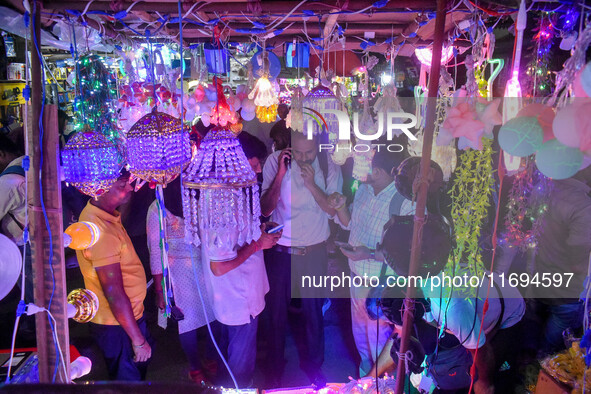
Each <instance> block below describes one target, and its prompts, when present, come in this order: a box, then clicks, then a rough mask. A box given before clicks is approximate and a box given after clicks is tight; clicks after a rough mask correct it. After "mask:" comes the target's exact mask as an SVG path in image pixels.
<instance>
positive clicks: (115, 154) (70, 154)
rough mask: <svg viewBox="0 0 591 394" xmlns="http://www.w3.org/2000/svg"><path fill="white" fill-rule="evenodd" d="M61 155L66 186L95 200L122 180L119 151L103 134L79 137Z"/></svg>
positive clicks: (83, 134)
mask: <svg viewBox="0 0 591 394" xmlns="http://www.w3.org/2000/svg"><path fill="white" fill-rule="evenodd" d="M61 155H62V162H63V170H64V178H65V180H66V182H67V183H69V184H71V185H73V186H74V187H76V188H77V189H78V190H80V191H81V192H82V193H84V194H87V195H89V196H91V197H94V198H96V197H98V196H100V195H101V194H103V193H105V192H107V191H108V190H109V189H110V188H111V186H113V184H114V183H115V181H116V180H117V178H118V177H119V171H120V169H121V165H120V155H119V151H118V150H117V147H116V146H115V145H114V144H113V143H112V142H111V141H109V140H108V139H107V138H106V137H105V136H104V135H102V134H100V133H96V132H94V131H84V132H79V133H77V134H76V135H75V136H74V137H72V138H71V139H70V141H68V143H67V144H66V146H65V147H64V149H63V150H62V154H61Z"/></svg>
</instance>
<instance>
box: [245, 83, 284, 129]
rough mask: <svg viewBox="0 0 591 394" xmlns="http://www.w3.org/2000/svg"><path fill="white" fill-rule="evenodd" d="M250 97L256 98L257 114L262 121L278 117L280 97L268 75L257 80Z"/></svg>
mask: <svg viewBox="0 0 591 394" xmlns="http://www.w3.org/2000/svg"><path fill="white" fill-rule="evenodd" d="M248 98H249V99H251V100H254V105H256V115H257V118H258V119H259V120H260V121H261V122H263V123H271V122H274V121H275V120H276V119H277V104H279V99H278V98H277V94H276V93H275V89H274V87H273V85H272V84H271V81H269V78H268V77H267V76H262V77H260V78H259V79H258V80H257V82H256V85H255V86H254V89H253V90H252V91H251V92H250V94H249V95H248Z"/></svg>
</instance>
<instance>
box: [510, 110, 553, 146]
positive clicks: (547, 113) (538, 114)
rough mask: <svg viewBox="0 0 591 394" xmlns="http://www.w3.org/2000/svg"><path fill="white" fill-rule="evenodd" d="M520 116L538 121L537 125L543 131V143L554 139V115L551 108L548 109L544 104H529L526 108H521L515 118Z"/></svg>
mask: <svg viewBox="0 0 591 394" xmlns="http://www.w3.org/2000/svg"><path fill="white" fill-rule="evenodd" d="M522 116H533V117H535V118H536V119H538V123H539V124H540V126H542V130H543V131H544V141H543V142H546V141H549V140H551V139H552V138H554V133H553V132H552V122H554V117H555V116H556V113H555V112H554V110H553V109H552V107H548V106H546V105H544V104H537V103H534V104H530V105H528V106H526V107H523V108H522V109H521V110H520V111H519V112H518V113H517V117H518V118H520V117H522Z"/></svg>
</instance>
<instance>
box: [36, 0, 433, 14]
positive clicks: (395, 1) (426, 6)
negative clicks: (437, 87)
mask: <svg viewBox="0 0 591 394" xmlns="http://www.w3.org/2000/svg"><path fill="white" fill-rule="evenodd" d="M374 2H375V1H374V0H355V1H351V2H349V5H348V7H347V9H346V10H348V11H360V10H362V9H365V8H367V7H371V6H372V4H373V3H374ZM337 3H338V2H337V1H336V0H327V1H324V2H313V1H310V2H308V3H305V4H303V5H302V6H301V7H300V8H299V10H310V11H319V12H324V13H328V11H329V10H331V9H333V8H338V9H342V8H341V7H338V4H337ZM44 5H45V8H46V9H50V10H57V11H64V10H79V11H82V10H84V9H85V8H86V6H87V5H88V1H59V0H48V1H45V2H44ZM191 5H193V2H187V1H185V2H184V4H183V10H184V9H188V8H190V7H191ZM295 5H297V3H295V4H294V2H293V1H289V0H275V1H265V2H264V3H263V14H262V15H265V14H268V13H288V12H290V11H291V10H292V9H293V8H294V7H295ZM127 7H129V3H123V2H112V1H94V2H93V3H92V4H90V6H89V7H88V10H89V11H110V12H118V11H123V10H125V9H126V8H127ZM177 7H178V5H177V3H176V2H171V3H169V2H146V1H144V2H140V3H137V4H136V5H135V6H134V7H133V10H134V11H153V12H154V11H155V12H160V13H168V14H174V15H178V8H177ZM407 8H410V9H412V10H417V11H423V10H434V9H435V1H433V0H391V1H389V2H388V3H387V4H386V5H385V6H384V7H382V8H373V9H374V10H379V11H380V12H383V11H387V10H406V9H407ZM199 11H200V12H217V13H220V14H223V13H241V12H244V13H246V14H250V11H249V10H248V3H247V2H222V1H220V2H209V3H208V4H206V5H204V6H203V7H201V8H199Z"/></svg>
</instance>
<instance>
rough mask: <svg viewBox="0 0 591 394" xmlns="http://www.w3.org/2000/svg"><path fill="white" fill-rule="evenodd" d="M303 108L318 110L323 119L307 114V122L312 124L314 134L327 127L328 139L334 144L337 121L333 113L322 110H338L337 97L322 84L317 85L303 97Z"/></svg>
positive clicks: (306, 127)
mask: <svg viewBox="0 0 591 394" xmlns="http://www.w3.org/2000/svg"><path fill="white" fill-rule="evenodd" d="M303 104H304V110H312V111H315V112H318V113H320V114H321V115H322V117H323V118H324V121H314V119H313V118H314V117H315V115H312V114H309V115H311V116H308V117H307V118H308V122H310V124H311V125H312V132H313V134H314V135H319V134H321V133H322V130H323V127H322V126H324V127H325V128H327V130H326V132H327V133H328V141H329V143H331V144H335V143H336V142H337V140H338V130H339V121H338V119H337V116H336V115H334V114H325V113H324V112H323V111H324V110H327V109H328V110H339V109H340V108H341V106H340V101H339V99H338V98H337V97H336V96H335V95H334V93H333V92H332V90H330V89H329V88H327V87H326V86H323V85H318V86H316V87H315V88H313V89H312V90H310V92H309V93H308V94H307V95H306V97H304V101H303ZM309 127H310V126H309V125H308V126H306V125H304V128H305V129H306V131H308V130H309Z"/></svg>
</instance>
